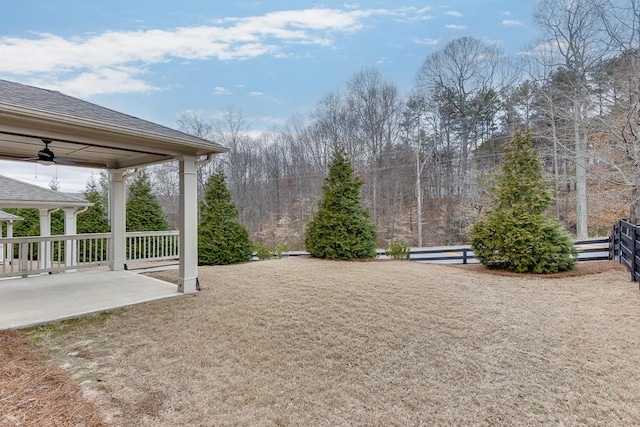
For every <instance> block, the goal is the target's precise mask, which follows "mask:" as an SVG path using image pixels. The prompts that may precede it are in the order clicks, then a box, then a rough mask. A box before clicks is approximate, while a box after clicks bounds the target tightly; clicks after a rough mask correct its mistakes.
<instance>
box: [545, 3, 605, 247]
mask: <svg viewBox="0 0 640 427" xmlns="http://www.w3.org/2000/svg"><path fill="white" fill-rule="evenodd" d="M602 6H603V2H602V1H601V0H542V1H540V3H538V6H537V8H536V11H535V13H534V20H535V22H536V23H537V24H538V26H539V27H540V28H541V30H542V32H543V41H544V42H545V43H548V44H550V45H553V46H554V48H555V49H556V51H557V52H558V54H559V56H560V58H561V59H562V61H563V62H562V63H559V64H557V65H558V66H562V67H564V68H565V70H566V71H567V72H568V74H567V77H568V78H569V79H570V82H571V86H572V98H573V99H572V113H573V120H572V121H573V138H574V150H575V170H576V172H575V174H576V234H577V237H578V239H584V238H586V237H587V236H588V225H587V175H586V172H587V165H586V158H587V154H586V153H587V142H586V138H587V134H586V127H585V121H586V119H587V116H588V104H587V99H588V94H589V91H588V79H589V74H590V73H591V72H592V71H593V70H594V69H595V67H596V66H597V64H599V62H600V61H601V60H602V59H603V57H604V56H605V55H606V53H607V51H608V43H607V41H608V40H609V38H607V37H605V36H606V33H605V31H604V30H605V27H604V23H603V22H604V21H603V19H602V18H603V16H602V11H603V7H602Z"/></svg>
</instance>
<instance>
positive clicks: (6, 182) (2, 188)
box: [0, 175, 91, 208]
mask: <svg viewBox="0 0 640 427" xmlns="http://www.w3.org/2000/svg"><path fill="white" fill-rule="evenodd" d="M29 204H39V205H43V207H44V206H45V205H46V206H48V207H51V208H55V207H63V206H67V207H72V206H90V205H91V203H90V202H88V201H86V200H83V199H80V198H78V197H73V196H69V195H67V194H64V193H60V192H57V191H53V190H49V189H48V188H43V187H39V186H37V185H33V184H28V183H26V182H22V181H18V180H17V179H13V178H9V177H6V176H3V175H0V206H3V207H16V206H18V205H29Z"/></svg>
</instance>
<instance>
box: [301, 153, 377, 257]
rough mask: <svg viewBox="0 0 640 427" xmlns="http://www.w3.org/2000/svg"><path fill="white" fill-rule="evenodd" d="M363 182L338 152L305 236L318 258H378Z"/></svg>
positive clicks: (342, 154) (310, 248) (309, 248)
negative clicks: (362, 194) (361, 197)
mask: <svg viewBox="0 0 640 427" xmlns="http://www.w3.org/2000/svg"><path fill="white" fill-rule="evenodd" d="M361 186H362V181H361V180H360V179H359V178H358V177H356V176H355V175H354V173H353V168H352V167H351V164H350V162H349V160H348V159H347V158H346V157H345V155H344V153H343V152H342V150H339V149H338V150H336V152H335V153H334V156H333V159H332V161H331V164H330V165H329V173H328V175H327V178H326V179H325V183H324V186H323V194H322V200H320V203H319V205H318V212H317V213H316V214H315V216H314V217H313V219H312V220H311V222H310V223H309V225H308V226H307V230H306V233H305V245H306V247H307V251H309V253H311V255H313V256H315V257H319V258H330V259H354V258H372V257H375V256H376V238H377V235H376V229H375V226H374V225H373V223H372V222H371V219H370V217H369V213H368V212H367V211H366V210H365V209H364V208H363V207H362V204H361V201H360V187H361Z"/></svg>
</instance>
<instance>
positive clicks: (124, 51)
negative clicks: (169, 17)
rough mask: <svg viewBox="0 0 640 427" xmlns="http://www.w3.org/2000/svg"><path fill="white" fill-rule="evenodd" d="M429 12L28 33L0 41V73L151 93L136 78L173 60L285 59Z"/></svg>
mask: <svg viewBox="0 0 640 427" xmlns="http://www.w3.org/2000/svg"><path fill="white" fill-rule="evenodd" d="M428 10H429V8H428V7H424V8H414V7H406V8H398V9H363V8H358V7H354V5H349V6H348V7H344V9H333V8H322V7H317V8H308V9H300V10H285V11H278V12H271V13H266V14H264V15H258V16H249V17H242V18H223V19H218V20H216V21H215V22H212V24H211V25H200V26H192V27H178V28H173V29H146V30H138V31H106V32H103V33H98V34H96V33H90V34H85V35H75V36H73V37H69V38H64V37H61V36H59V35H56V34H51V33H33V34H32V36H31V37H29V38H21V37H0V58H2V60H1V61H0V73H1V74H3V75H9V76H24V77H25V78H22V79H21V80H22V81H25V80H29V79H31V81H39V82H40V85H45V86H47V87H51V86H54V87H55V88H56V89H59V90H65V91H67V92H69V93H73V94H76V95H80V96H90V95H94V94H100V93H123V92H149V91H153V90H158V88H156V87H154V86H153V85H150V84H149V83H147V82H145V81H144V79H143V78H142V77H143V75H144V74H145V71H146V69H147V68H149V67H150V66H152V65H154V64H158V63H162V62H169V61H173V60H176V59H178V60H189V61H195V60H211V59H216V60H220V61H233V60H243V59H244V60H246V59H251V58H256V57H259V56H264V55H271V56H273V57H276V58H284V57H287V56H288V55H289V52H288V51H287V49H288V48H289V47H290V46H291V45H314V46H332V45H333V44H334V43H335V39H336V37H337V36H338V35H339V34H340V33H343V34H348V33H353V32H356V31H359V30H361V29H362V28H364V27H365V25H366V20H367V19H368V18H370V17H373V16H388V17H391V18H393V19H401V20H402V19H404V20H418V19H429V18H430V17H429V16H428V15H427V11H428Z"/></svg>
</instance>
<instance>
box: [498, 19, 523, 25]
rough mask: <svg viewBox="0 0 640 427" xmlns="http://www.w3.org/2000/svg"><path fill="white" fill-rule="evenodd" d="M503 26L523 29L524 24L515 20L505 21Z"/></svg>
mask: <svg viewBox="0 0 640 427" xmlns="http://www.w3.org/2000/svg"><path fill="white" fill-rule="evenodd" d="M502 25H506V26H507V27H522V26H524V23H523V22H522V21H518V20H515V19H503V20H502Z"/></svg>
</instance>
